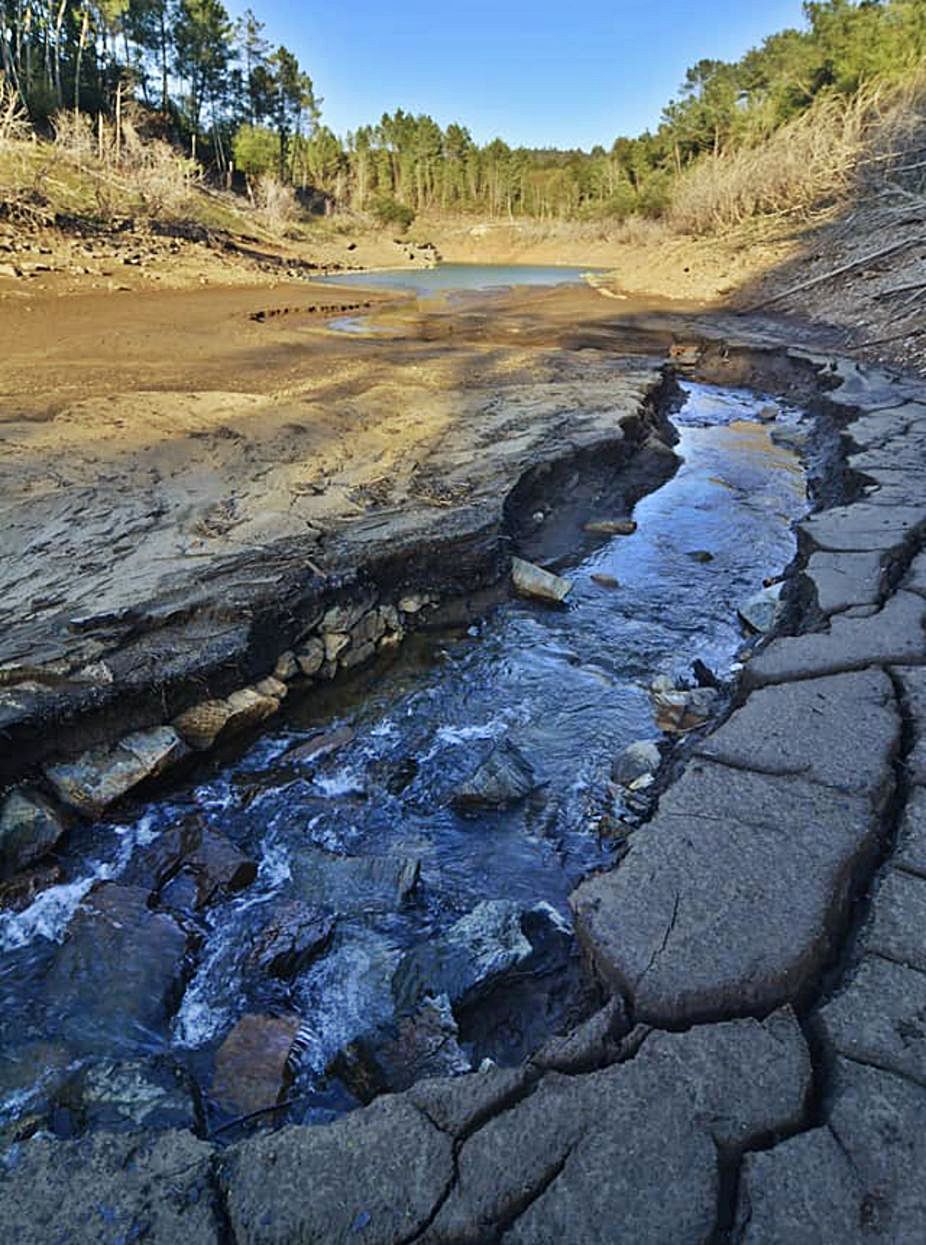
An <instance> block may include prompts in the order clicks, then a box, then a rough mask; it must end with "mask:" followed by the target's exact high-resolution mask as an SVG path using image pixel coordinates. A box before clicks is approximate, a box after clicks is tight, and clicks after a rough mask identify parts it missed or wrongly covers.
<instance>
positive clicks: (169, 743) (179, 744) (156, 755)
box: [45, 726, 186, 817]
mask: <svg viewBox="0 0 926 1245" xmlns="http://www.w3.org/2000/svg"><path fill="white" fill-rule="evenodd" d="M185 754H186V747H185V745H184V743H183V741H182V740H181V738H180V736H179V735H178V734H177V732H176V731H175V730H174V729H173V727H171V726H155V727H153V728H152V729H151V730H148V731H136V732H135V733H134V734H132V735H126V736H125V738H124V739H121V740H120V741H119V743H118V744H116V746H115V747H114V748H95V749H92V750H91V751H90V752H85V753H84V754H83V755H82V756H80V757H78V758H77V759H76V760H74V761H59V762H57V763H56V764H52V765H46V767H45V776H46V777H47V778H48V781H49V782H50V783H51V785H52V787H53V788H54V790H55V792H56V794H57V795H58V796H59V798H60V799H61V800H63V801H64V803H65V804H68V805H70V806H71V807H72V808H76V809H77V811H78V812H79V813H84V814H85V815H86V816H88V817H99V816H100V814H101V813H103V812H105V810H106V809H107V808H108V807H109V806H110V804H113V803H115V801H116V800H118V799H119V798H120V797H121V796H123V795H125V794H126V792H128V791H131V790H132V788H133V787H137V786H138V784H139V783H140V782H143V781H144V780H145V779H146V778H153V777H155V776H156V775H158V774H160V773H162V772H163V771H164V770H165V769H167V768H168V766H170V765H172V764H174V763H175V762H176V761H179V760H180V759H181V758H182V757H183V756H184V755H185Z"/></svg>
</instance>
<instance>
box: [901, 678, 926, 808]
mask: <svg viewBox="0 0 926 1245" xmlns="http://www.w3.org/2000/svg"><path fill="white" fill-rule="evenodd" d="M894 674H895V675H896V676H897V678H899V679H900V682H901V684H902V686H903V695H904V700H905V701H906V708H907V712H908V714H909V715H910V717H911V719H912V721H913V747H912V748H911V750H910V752H909V753H908V755H907V756H906V757H905V758H904V766H905V768H906V771H907V778H908V779H909V781H910V782H913V783H919V784H921V785H922V784H926V666H912V667H907V668H899V669H896V670H895V671H894Z"/></svg>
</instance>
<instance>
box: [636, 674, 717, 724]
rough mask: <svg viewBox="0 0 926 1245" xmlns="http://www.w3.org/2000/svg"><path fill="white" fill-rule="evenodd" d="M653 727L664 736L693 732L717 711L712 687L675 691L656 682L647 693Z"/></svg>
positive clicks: (665, 681)
mask: <svg viewBox="0 0 926 1245" xmlns="http://www.w3.org/2000/svg"><path fill="white" fill-rule="evenodd" d="M650 695H651V697H652V701H653V712H654V714H655V718H656V725H657V726H658V727H659V729H660V730H661V731H664V732H665V733H666V734H667V735H675V734H683V733H684V732H686V731H693V730H696V729H697V728H698V727H699V726H703V725H704V723H705V722H706V721H707V720H708V719H709V718H710V716H711V714H712V713H714V712H715V711H716V709H717V704H718V701H719V699H720V693H719V692H718V691H717V689H716V688H713V687H694V688H677V687H675V685H674V684H673V683H672V680H671V679H665V678H659V679H656V680H655V681H654V682H653V685H652V688H651V689H650Z"/></svg>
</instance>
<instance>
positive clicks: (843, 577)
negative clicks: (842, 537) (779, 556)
mask: <svg viewBox="0 0 926 1245" xmlns="http://www.w3.org/2000/svg"><path fill="white" fill-rule="evenodd" d="M803 574H804V576H805V578H807V579H809V580H810V582H811V583H812V584H813V587H814V591H815V593H816V597H817V604H818V605H819V606H820V609H821V610H822V611H823V613H824V614H835V613H837V612H838V611H840V610H845V609H849V608H850V607H851V606H853V605H875V604H877V602H878V600H879V594H880V591H881V583H882V577H883V569H882V561H881V555H880V554H879V553H814V554H812V555H811V557H810V559H809V560H808V563H807V566H806V568H805V570H804V572H803Z"/></svg>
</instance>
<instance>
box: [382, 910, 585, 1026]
mask: <svg viewBox="0 0 926 1245" xmlns="http://www.w3.org/2000/svg"><path fill="white" fill-rule="evenodd" d="M571 948H572V931H571V930H570V928H569V926H568V925H567V924H566V922H565V921H564V920H563V918H562V917H561V916H560V915H559V913H558V912H557V911H556V909H555V908H552V907H551V906H550V905H549V904H548V903H544V902H541V903H537V904H534V906H533V907H531V908H522V907H521V906H520V905H519V904H517V903H515V902H514V901H513V900H510V899H484V900H483V901H482V903H480V904H477V905H476V907H475V908H473V910H472V912H468V913H467V914H466V916H464V917H461V918H460V920H459V921H456V922H454V924H453V925H451V926H450V928H449V929H448V930H447V932H446V933H445V934H443V935H442V936H441V937H440V938H437V939H432V940H431V941H430V942H426V943H419V944H418V945H417V946H415V947H413V948H412V949H411V950H410V951H408V952H407V953H406V954H405V955H404V956H403V957H402V959H401V961H400V962H399V965H398V967H397V969H396V971H395V974H394V976H393V979H392V991H393V995H394V997H395V1001H396V1006H397V1007H398V1009H399V1011H409V1010H412V1009H414V1008H415V1007H416V1006H417V1005H418V1003H419V1002H420V1001H421V1000H422V999H424V998H426V997H428V996H431V997H437V996H438V995H442V994H446V995H447V997H448V998H449V999H450V1002H451V1004H452V1005H453V1006H454V1007H463V1006H467V1005H469V1004H471V1003H472V1002H474V1001H475V1000H476V999H478V998H480V997H482V996H484V995H485V994H487V993H488V991H490V990H491V989H492V988H493V987H494V986H496V985H498V984H499V982H501V981H503V980H505V979H506V978H509V977H512V976H514V975H519V974H523V973H539V972H549V971H552V970H553V969H555V968H557V967H561V966H562V965H563V964H564V963H565V962H566V960H567V959H568V957H569V954H570V951H571Z"/></svg>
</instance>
